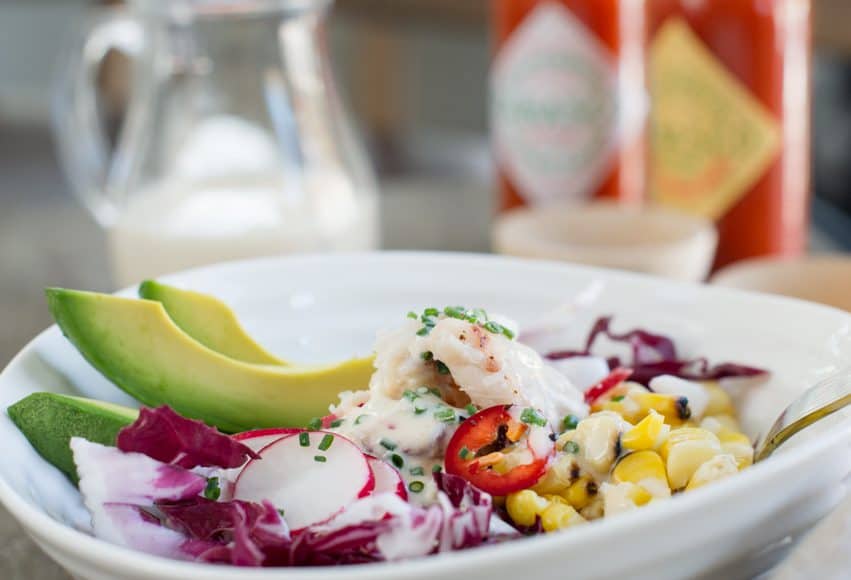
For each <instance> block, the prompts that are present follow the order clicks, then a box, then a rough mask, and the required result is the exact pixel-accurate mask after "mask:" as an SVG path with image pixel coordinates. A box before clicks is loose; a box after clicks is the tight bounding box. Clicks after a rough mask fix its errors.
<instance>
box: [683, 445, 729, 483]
mask: <svg viewBox="0 0 851 580" xmlns="http://www.w3.org/2000/svg"><path fill="white" fill-rule="evenodd" d="M738 471H739V468H738V466H737V465H736V458H735V457H733V456H732V455H730V454H727V453H724V454H722V455H716V456H715V457H713V458H712V459H710V460H708V461H705V462H704V463H703V464H702V465H701V466H700V467H698V468H697V471H695V472H694V475H692V476H691V479H690V480H689V482H688V485H687V486H686V491H691V490H693V489H697V488H699V487H703V486H704V485H706V484H707V483H712V482H713V481H718V480H719V479H724V478H725V477H729V476H731V475H733V474H734V473H737V472H738Z"/></svg>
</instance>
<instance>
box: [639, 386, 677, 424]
mask: <svg viewBox="0 0 851 580" xmlns="http://www.w3.org/2000/svg"><path fill="white" fill-rule="evenodd" d="M631 397H632V398H633V399H634V400H635V402H636V403H638V405H639V407H640V409H641V410H640V413H639V415H640V417H639V418H643V417H645V416H646V415H647V414H648V413H650V411H656V412H657V413H659V414H661V415H662V416H663V417H665V422H666V423H668V424H669V425H674V426H675V425H680V424H682V423H683V422H684V421H687V420H688V419H689V418H690V417H691V409H690V408H689V406H688V399H686V398H685V397H678V396H676V395H664V394H661V393H635V394H633V395H631Z"/></svg>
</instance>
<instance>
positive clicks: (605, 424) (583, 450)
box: [559, 413, 623, 473]
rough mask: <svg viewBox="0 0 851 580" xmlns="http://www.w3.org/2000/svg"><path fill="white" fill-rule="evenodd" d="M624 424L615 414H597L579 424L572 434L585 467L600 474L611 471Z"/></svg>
mask: <svg viewBox="0 0 851 580" xmlns="http://www.w3.org/2000/svg"><path fill="white" fill-rule="evenodd" d="M622 424H623V420H622V419H621V418H620V417H619V416H617V415H615V414H613V413H596V414H594V415H590V416H588V417H586V418H585V419H583V420H582V421H580V422H579V425H578V426H577V427H576V429H575V430H574V431H571V432H570V433H571V434H572V435H571V436H572V441H573V442H574V443H576V444H577V445H578V446H579V455H580V456H581V457H582V459H583V460H584V464H585V465H587V466H589V467H590V469H592V470H597V471H599V472H600V473H606V472H608V471H609V469H610V468H611V466H612V463H613V462H614V461H615V458H616V456H617V446H618V439H619V437H620V433H621V425H622ZM559 443H561V439H560V440H559Z"/></svg>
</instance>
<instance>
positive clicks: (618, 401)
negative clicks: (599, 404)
mask: <svg viewBox="0 0 851 580" xmlns="http://www.w3.org/2000/svg"><path fill="white" fill-rule="evenodd" d="M625 398H626V397H625V396H624V395H618V396H617V397H612V402H613V403H620V402H621V401H623V400H624V399H625Z"/></svg>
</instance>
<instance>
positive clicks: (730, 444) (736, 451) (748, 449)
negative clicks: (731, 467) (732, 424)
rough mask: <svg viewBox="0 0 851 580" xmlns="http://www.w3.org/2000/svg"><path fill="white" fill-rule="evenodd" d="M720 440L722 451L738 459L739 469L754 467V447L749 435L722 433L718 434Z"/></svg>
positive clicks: (731, 432)
mask: <svg viewBox="0 0 851 580" xmlns="http://www.w3.org/2000/svg"><path fill="white" fill-rule="evenodd" d="M718 439H719V440H720V441H721V450H722V451H723V452H724V453H729V454H730V455H732V456H733V457H735V458H736V465H738V467H739V469H744V468H745V467H748V466H750V465H753V445H752V444H751V440H750V438H748V436H747V435H745V434H744V433H737V432H735V431H722V432H720V433H719V434H718Z"/></svg>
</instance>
